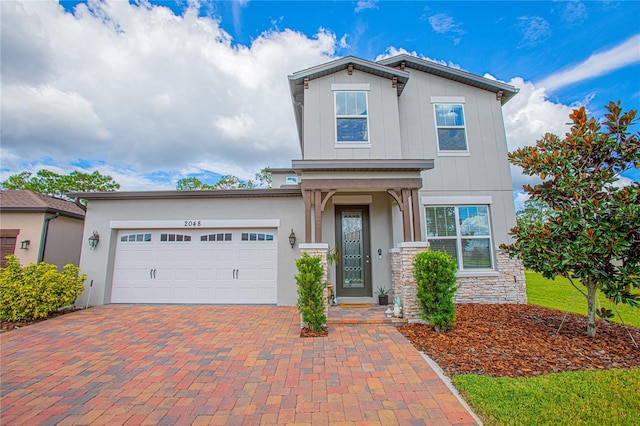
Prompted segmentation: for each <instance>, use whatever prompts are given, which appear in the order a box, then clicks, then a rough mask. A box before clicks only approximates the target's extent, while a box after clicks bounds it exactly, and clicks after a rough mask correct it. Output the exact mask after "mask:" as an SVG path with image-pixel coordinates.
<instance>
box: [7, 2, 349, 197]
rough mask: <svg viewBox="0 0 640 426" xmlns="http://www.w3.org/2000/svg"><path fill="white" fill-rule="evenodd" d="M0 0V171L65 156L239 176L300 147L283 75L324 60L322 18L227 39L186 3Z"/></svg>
mask: <svg viewBox="0 0 640 426" xmlns="http://www.w3.org/2000/svg"><path fill="white" fill-rule="evenodd" d="M241 5H242V2H241V3H240V4H239V6H241ZM0 7H1V8H2V9H1V12H2V28H1V31H2V33H1V39H2V75H1V78H2V80H1V83H2V87H1V90H2V103H1V105H0V106H1V114H2V115H1V118H2V132H3V135H2V178H3V179H6V177H7V176H8V175H9V174H13V173H17V172H20V171H22V170H25V169H27V168H29V169H30V170H33V171H36V170H38V168H42V167H45V166H47V164H52V162H53V163H54V164H57V165H59V167H60V168H62V169H64V170H60V171H61V172H64V171H65V170H66V171H67V172H68V171H71V170H75V169H77V167H76V166H74V164H75V162H76V161H78V160H79V159H81V160H82V161H84V162H88V163H90V164H98V165H99V166H98V168H99V169H100V171H101V172H104V173H108V174H112V176H113V177H114V178H116V180H117V181H118V182H120V183H121V184H122V185H123V189H126V188H127V187H128V188H129V189H131V188H136V189H144V188H148V187H149V186H151V185H152V183H151V182H150V181H149V180H148V179H147V178H146V176H148V174H149V173H152V172H156V171H158V170H165V171H166V170H168V171H169V172H167V173H168V174H169V175H172V174H174V173H175V180H177V179H179V178H180V177H183V176H180V173H183V172H184V171H188V170H192V169H191V168H192V167H194V170H196V169H197V170H205V171H206V170H210V171H215V172H219V173H222V174H226V173H232V174H236V175H238V176H240V177H243V178H252V177H253V174H254V173H255V172H256V171H258V169H260V168H261V167H263V166H265V165H270V166H274V167H278V166H280V167H282V166H288V165H289V160H290V159H292V158H298V157H299V156H300V151H299V144H298V140H297V133H296V130H295V129H296V127H295V123H294V116H293V112H292V108H291V98H290V95H289V87H288V80H287V75H288V74H291V73H292V72H294V71H297V70H300V69H304V68H307V67H310V66H313V65H317V64H319V63H322V62H326V61H328V60H331V59H333V58H334V52H335V48H336V45H337V41H336V37H335V35H334V34H332V33H331V32H328V31H325V30H322V29H320V30H318V32H317V33H316V34H315V35H314V36H313V37H307V36H305V35H304V34H301V33H298V32H295V31H292V30H283V31H268V32H265V33H263V34H261V35H260V36H258V37H257V38H255V40H254V41H253V42H252V44H251V45H250V46H243V45H233V44H232V42H231V37H230V36H229V34H227V33H226V32H225V31H224V30H223V29H222V28H221V27H220V25H219V22H218V21H217V20H215V19H212V18H209V17H202V16H198V8H199V7H200V6H199V4H198V3H197V2H192V3H190V5H189V8H188V9H187V11H186V12H185V13H184V14H183V15H182V16H176V15H174V13H173V12H171V10H169V9H168V8H166V7H161V6H157V5H150V4H148V3H146V2H141V3H140V5H135V4H129V3H128V2H122V1H113V0H107V1H104V2H102V1H90V2H89V5H86V4H79V5H78V6H77V7H76V9H75V13H74V14H71V13H67V12H65V11H64V10H63V8H62V7H60V6H59V5H58V4H57V3H56V2H44V1H40V2H23V3H19V2H0ZM11 40H13V41H16V42H19V43H20V44H18V45H17V46H15V48H14V47H13V46H7V44H8V43H9V42H10V41H11ZM107 165H109V166H107ZM214 167H215V168H214ZM172 179H173V177H172ZM158 185H164V184H156V186H158Z"/></svg>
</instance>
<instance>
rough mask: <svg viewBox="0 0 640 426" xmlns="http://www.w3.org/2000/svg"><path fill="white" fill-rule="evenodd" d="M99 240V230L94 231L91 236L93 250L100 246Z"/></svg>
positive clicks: (90, 242) (90, 243)
mask: <svg viewBox="0 0 640 426" xmlns="http://www.w3.org/2000/svg"><path fill="white" fill-rule="evenodd" d="M99 242H100V234H98V231H93V233H92V234H91V236H90V237H89V248H90V249H91V250H95V248H96V247H98V243H99Z"/></svg>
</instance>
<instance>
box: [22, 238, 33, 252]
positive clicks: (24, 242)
mask: <svg viewBox="0 0 640 426" xmlns="http://www.w3.org/2000/svg"><path fill="white" fill-rule="evenodd" d="M29 244H31V240H24V241H20V248H21V249H22V250H26V249H28V248H29Z"/></svg>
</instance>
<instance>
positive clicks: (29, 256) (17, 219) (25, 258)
mask: <svg viewBox="0 0 640 426" xmlns="http://www.w3.org/2000/svg"><path fill="white" fill-rule="evenodd" d="M43 221H44V213H7V212H4V213H1V214H0V223H1V226H2V229H19V230H20V234H18V236H17V238H16V250H15V253H14V254H15V255H16V257H17V258H18V259H20V263H21V264H22V265H23V266H26V265H28V264H29V263H36V262H37V261H38V254H39V250H40V239H41V237H42V225H43ZM24 240H30V241H31V244H30V245H29V248H27V249H24V250H23V249H20V241H24Z"/></svg>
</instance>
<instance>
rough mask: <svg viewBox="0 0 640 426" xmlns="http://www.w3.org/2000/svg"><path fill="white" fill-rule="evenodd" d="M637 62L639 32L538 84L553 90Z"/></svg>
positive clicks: (639, 47)
mask: <svg viewBox="0 0 640 426" xmlns="http://www.w3.org/2000/svg"><path fill="white" fill-rule="evenodd" d="M638 62H640V34H637V35H635V36H633V37H631V38H629V39H628V40H626V41H624V42H622V43H620V44H619V45H617V46H615V47H613V48H611V49H609V50H606V51H604V52H598V53H594V54H593V55H591V56H589V58H587V59H586V60H584V61H582V62H581V63H579V64H577V65H575V66H573V67H571V68H569V69H566V70H563V71H559V72H557V73H555V74H552V75H550V76H548V77H546V78H545V79H544V80H542V81H541V82H540V83H539V84H540V86H543V87H546V88H547V90H549V91H553V90H556V89H559V88H561V87H565V86H568V85H570V84H574V83H577V82H580V81H584V80H588V79H590V78H594V77H598V76H601V75H605V74H608V73H610V72H612V71H615V70H617V69H619V68H622V67H625V66H627V65H631V64H635V63H638Z"/></svg>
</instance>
